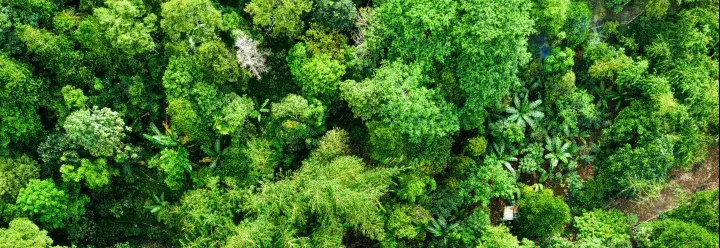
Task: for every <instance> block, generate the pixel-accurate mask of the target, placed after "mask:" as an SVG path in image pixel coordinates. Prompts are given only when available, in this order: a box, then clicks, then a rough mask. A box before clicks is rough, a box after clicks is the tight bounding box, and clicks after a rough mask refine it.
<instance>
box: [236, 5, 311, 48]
mask: <svg viewBox="0 0 720 248" xmlns="http://www.w3.org/2000/svg"><path fill="white" fill-rule="evenodd" d="M312 4H313V2H312V1H308V0H280V1H270V0H251V1H250V3H248V5H247V6H246V7H245V12H247V13H248V14H250V15H251V16H252V20H253V24H255V25H256V26H258V27H260V28H264V29H265V30H266V31H268V32H269V33H270V36H272V37H280V36H283V37H287V38H289V39H293V38H295V37H297V35H299V34H300V33H301V32H302V31H303V30H304V29H305V23H304V22H303V20H302V16H303V15H304V14H305V13H308V12H310V9H311V8H312Z"/></svg>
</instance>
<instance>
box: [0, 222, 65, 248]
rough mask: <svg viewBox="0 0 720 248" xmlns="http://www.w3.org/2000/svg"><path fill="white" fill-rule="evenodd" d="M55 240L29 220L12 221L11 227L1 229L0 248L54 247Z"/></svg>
mask: <svg viewBox="0 0 720 248" xmlns="http://www.w3.org/2000/svg"><path fill="white" fill-rule="evenodd" d="M52 243H53V240H52V239H51V238H50V237H48V236H47V231H45V230H40V228H38V226H36V225H35V223H32V221H30V220H28V219H27V218H17V219H14V220H12V221H10V226H9V227H8V228H7V229H6V228H2V229H0V247H8V248H10V247H28V248H46V247H59V246H52Z"/></svg>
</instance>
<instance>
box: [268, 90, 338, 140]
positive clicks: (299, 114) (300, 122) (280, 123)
mask: <svg viewBox="0 0 720 248" xmlns="http://www.w3.org/2000/svg"><path fill="white" fill-rule="evenodd" d="M270 118H271V122H272V124H270V125H271V126H270V128H271V130H272V131H271V132H274V135H275V136H274V137H276V138H278V139H279V140H281V141H283V142H289V143H293V142H297V141H303V140H305V139H306V138H310V137H312V136H315V135H317V134H321V133H322V132H324V131H325V107H324V106H323V105H322V104H321V103H320V102H318V101H317V100H310V101H308V100H306V99H305V98H303V97H301V96H298V95H292V94H291V95H287V96H286V97H285V98H283V99H282V101H280V102H278V103H273V104H272V105H271V107H270Z"/></svg>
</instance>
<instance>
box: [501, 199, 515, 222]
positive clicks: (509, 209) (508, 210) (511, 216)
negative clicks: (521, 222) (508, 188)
mask: <svg viewBox="0 0 720 248" xmlns="http://www.w3.org/2000/svg"><path fill="white" fill-rule="evenodd" d="M517 217H518V210H517V205H515V202H510V205H509V206H505V209H503V221H511V220H515V218H517Z"/></svg>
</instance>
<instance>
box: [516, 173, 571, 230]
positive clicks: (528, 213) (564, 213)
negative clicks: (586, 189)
mask: <svg viewBox="0 0 720 248" xmlns="http://www.w3.org/2000/svg"><path fill="white" fill-rule="evenodd" d="M517 204H518V211H519V212H520V217H519V218H518V219H517V229H518V230H517V233H518V235H519V236H521V237H525V238H529V239H534V238H542V237H552V236H554V235H556V234H560V233H561V232H562V231H563V229H564V228H565V225H566V224H568V223H569V222H570V208H569V207H568V205H567V204H566V203H565V201H563V199H562V198H560V197H556V196H553V192H552V191H551V190H549V189H544V190H542V191H540V192H535V191H533V189H532V188H530V187H527V186H526V187H525V188H523V190H522V196H521V198H520V200H518V203H517Z"/></svg>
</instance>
